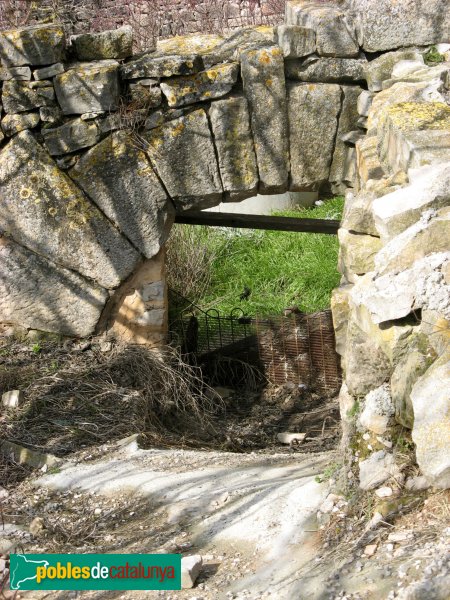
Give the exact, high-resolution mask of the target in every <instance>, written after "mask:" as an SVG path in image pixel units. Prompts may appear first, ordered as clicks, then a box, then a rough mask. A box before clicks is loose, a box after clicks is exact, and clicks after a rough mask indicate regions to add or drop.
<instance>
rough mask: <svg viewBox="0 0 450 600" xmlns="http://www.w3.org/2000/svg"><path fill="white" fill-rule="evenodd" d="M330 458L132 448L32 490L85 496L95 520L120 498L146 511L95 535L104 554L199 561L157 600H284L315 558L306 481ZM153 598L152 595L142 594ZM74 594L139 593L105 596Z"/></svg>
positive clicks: (312, 501) (311, 492) (318, 487)
mask: <svg viewBox="0 0 450 600" xmlns="http://www.w3.org/2000/svg"><path fill="white" fill-rule="evenodd" d="M332 459H333V455H332V453H323V454H299V453H296V454H293V455H290V456H289V455H286V454H265V453H255V454H245V455H243V454H232V453H224V452H210V451H204V452H201V451H186V450H139V449H137V448H136V447H135V445H133V444H132V445H131V446H129V447H127V448H126V449H124V450H121V451H118V452H115V453H113V454H109V455H108V456H107V457H106V456H105V457H104V458H102V459H100V460H96V461H95V462H88V463H86V462H84V463H83V464H77V465H69V466H66V468H64V469H62V470H61V472H59V473H57V474H52V475H46V476H44V477H42V478H41V479H39V480H38V481H37V484H36V485H37V486H38V488H40V493H44V494H45V495H46V496H47V495H48V494H49V493H51V490H53V491H56V492H57V493H59V494H61V493H66V494H67V492H66V491H67V490H72V491H73V493H75V494H76V496H77V500H78V501H79V504H80V507H81V505H82V504H83V502H82V496H89V497H91V498H94V504H95V506H97V510H96V512H98V513H101V514H103V515H106V514H107V513H108V510H109V509H110V507H111V506H113V507H114V506H115V504H114V499H116V500H117V498H120V497H121V496H122V495H125V496H126V497H127V502H128V506H129V507H131V506H133V502H132V499H133V498H134V500H135V504H136V505H138V507H139V508H137V509H136V510H138V512H140V514H142V509H143V507H146V513H147V514H146V515H145V517H144V516H143V518H142V519H141V521H140V522H141V525H138V526H137V527H129V526H128V525H129V523H128V524H124V525H123V526H121V527H119V529H117V527H116V528H115V531H114V532H110V531H106V530H107V529H108V527H104V528H103V529H104V531H105V538H106V539H109V538H108V535H109V536H112V538H114V537H116V543H117V546H115V545H114V542H113V543H112V545H110V547H109V549H108V551H110V552H111V551H112V552H114V551H116V552H119V551H121V552H127V551H130V552H148V551H152V550H153V551H160V552H161V551H182V552H184V553H185V554H192V553H200V554H202V555H203V556H204V557H205V568H204V570H203V573H202V576H201V577H200V579H199V587H197V588H196V589H193V590H190V591H183V592H172V593H165V595H164V596H163V597H165V598H167V599H169V598H170V599H176V598H180V599H181V598H197V599H199V598H203V599H204V600H209V599H211V600H213V599H214V600H215V599H217V598H230V597H232V598H266V597H270V598H278V599H279V600H283V599H286V600H288V599H291V598H293V597H299V596H298V595H293V588H294V587H295V579H296V578H295V573H296V572H297V571H298V569H299V568H300V567H301V566H302V565H304V564H306V563H307V562H308V561H310V560H312V559H313V557H314V554H315V541H316V540H315V536H316V533H315V530H316V528H317V525H316V524H315V515H316V513H317V510H318V507H319V506H320V504H321V503H322V502H323V500H324V498H325V496H326V493H327V490H326V485H324V484H319V483H317V482H316V481H315V477H316V476H317V475H318V474H319V473H321V472H323V470H324V469H325V468H326V466H327V464H329V463H330V461H332ZM38 493H39V492H38ZM70 493H71V492H69V494H70ZM92 506H93V505H92ZM92 506H91V507H90V509H89V510H92ZM94 510H95V509H94ZM131 512H133V511H131ZM144 513H145V510H144ZM101 514H99V518H100V519H101ZM133 515H134V512H133ZM149 515H151V518H150V521H149ZM129 521H131V522H133V521H134V520H133V518H131V519H129ZM138 527H139V528H140V527H142V528H143V529H138ZM157 532H158V535H156V533H157ZM165 534H167V535H165ZM149 535H150V536H151V538H153V539H149ZM158 539H159V542H160V543H159V544H158V543H155V541H156V542H157V541H158ZM111 541H112V540H111ZM72 551H75V550H74V549H72ZM153 596H155V597H158V593H157V592H154V593H149V592H146V594H145V597H153ZM41 597H42V596H41ZM48 597H50V596H48ZM52 597H54V598H56V597H58V598H59V596H58V595H57V594H54V595H53V596H52ZM83 597H86V598H88V597H89V598H91V597H92V598H116V597H117V598H125V597H126V598H140V597H143V595H142V593H135V594H132V593H130V592H127V593H126V594H124V595H122V594H118V595H117V594H116V595H114V593H113V592H108V595H105V593H96V594H95V593H86V594H83ZM159 597H161V596H159Z"/></svg>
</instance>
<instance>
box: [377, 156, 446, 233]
mask: <svg viewBox="0 0 450 600" xmlns="http://www.w3.org/2000/svg"><path fill="white" fill-rule="evenodd" d="M409 176H410V182H411V183H410V185H409V186H407V187H404V188H401V189H399V190H396V191H395V192H392V193H391V194H387V195H385V196H383V197H381V198H378V199H377V200H374V202H373V205H372V208H373V215H374V219H375V225H376V228H377V230H378V232H379V235H380V236H381V239H382V240H383V242H384V243H386V242H387V241H389V240H390V239H391V238H393V237H395V236H396V235H398V234H399V233H401V232H402V231H405V229H408V227H410V226H411V225H413V224H414V223H415V222H416V221H418V220H419V218H420V215H421V214H422V213H423V212H424V211H425V210H428V209H436V210H437V209H439V208H442V207H445V206H446V205H448V204H449V202H450V164H443V165H436V166H432V167H423V168H422V169H418V170H417V171H416V172H413V171H410V173H409Z"/></svg>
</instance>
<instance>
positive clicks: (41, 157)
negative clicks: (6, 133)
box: [0, 131, 139, 288]
mask: <svg viewBox="0 0 450 600" xmlns="http://www.w3.org/2000/svg"><path fill="white" fill-rule="evenodd" d="M0 185H1V186H2V210H1V211H0V229H1V230H2V231H4V232H7V233H9V234H11V235H12V237H13V238H14V239H15V240H16V241H17V242H18V243H19V244H22V245H23V246H25V247H27V248H29V249H30V250H32V251H34V252H36V253H38V254H41V255H42V256H45V257H46V258H48V259H50V260H52V261H54V262H56V263H58V264H60V265H62V266H64V267H67V268H69V269H73V270H75V271H78V272H79V273H81V274H82V275H84V276H85V277H88V278H90V279H93V280H95V281H97V282H98V283H99V284H100V285H101V286H103V287H106V288H114V287H117V286H118V285H119V284H120V282H121V281H123V280H124V279H125V278H126V277H128V275H129V274H130V273H131V272H132V271H133V269H134V267H135V266H136V264H137V263H138V261H139V255H138V253H137V252H136V251H135V250H134V249H133V248H132V247H131V245H130V244H129V243H128V242H127V240H126V239H125V238H123V237H122V236H121V235H120V233H119V232H118V231H117V229H115V227H113V225H111V223H110V222H109V221H108V220H107V218H106V217H105V216H104V215H103V214H102V213H101V212H100V211H99V210H98V208H97V207H96V206H95V205H94V204H92V203H91V202H90V201H88V200H87V198H86V197H85V196H84V194H83V193H82V192H81V190H80V189H79V188H77V186H76V185H75V184H74V183H73V182H72V180H71V179H69V177H67V175H65V174H64V173H62V172H61V171H59V169H58V168H57V166H56V164H55V163H54V161H53V160H52V159H51V158H50V156H49V155H48V154H47V152H46V151H45V150H44V149H43V148H42V146H40V145H39V144H38V143H37V142H36V141H35V139H34V137H33V136H32V134H31V133H29V132H25V131H24V132H22V133H19V134H18V135H17V136H16V137H14V138H13V139H12V140H11V141H10V142H9V144H8V145H7V146H6V147H5V148H4V149H3V150H2V151H1V153H0Z"/></svg>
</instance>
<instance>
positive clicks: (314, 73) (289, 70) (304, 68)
mask: <svg viewBox="0 0 450 600" xmlns="http://www.w3.org/2000/svg"><path fill="white" fill-rule="evenodd" d="M367 64H368V63H367V59H366V58H320V57H319V56H316V55H314V56H309V57H308V58H306V59H304V60H287V61H286V63H285V68H286V77H287V78H288V79H294V80H299V81H312V82H316V83H354V84H355V83H359V82H361V81H365V79H366V65H367Z"/></svg>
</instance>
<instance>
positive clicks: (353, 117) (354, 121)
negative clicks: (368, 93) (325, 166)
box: [328, 86, 363, 184]
mask: <svg viewBox="0 0 450 600" xmlns="http://www.w3.org/2000/svg"><path fill="white" fill-rule="evenodd" d="M342 91H343V101H342V109H341V112H340V114H339V123H338V129H337V137H336V141H335V147H334V154H333V161H332V163H331V169H330V175H329V178H328V179H329V181H330V182H331V183H334V184H339V183H341V182H343V181H344V179H345V175H346V172H345V171H346V159H347V156H348V152H347V150H348V146H347V144H346V143H345V142H344V141H343V140H342V136H343V135H344V134H346V133H349V132H351V131H353V130H354V129H356V128H357V126H358V119H359V114H358V108H357V103H358V98H359V95H360V94H361V92H362V91H363V90H362V88H360V87H356V86H344V87H343V88H342Z"/></svg>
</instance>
